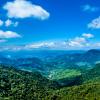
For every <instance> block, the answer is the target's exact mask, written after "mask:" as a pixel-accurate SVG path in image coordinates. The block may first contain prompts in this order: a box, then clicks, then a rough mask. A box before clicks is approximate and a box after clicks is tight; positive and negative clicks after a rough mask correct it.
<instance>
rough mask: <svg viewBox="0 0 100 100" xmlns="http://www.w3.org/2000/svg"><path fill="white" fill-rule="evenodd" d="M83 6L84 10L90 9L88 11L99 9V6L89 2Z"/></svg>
mask: <svg viewBox="0 0 100 100" xmlns="http://www.w3.org/2000/svg"><path fill="white" fill-rule="evenodd" d="M82 8H83V11H88V12H96V11H98V10H99V7H95V6H91V5H89V4H86V5H83V6H82Z"/></svg>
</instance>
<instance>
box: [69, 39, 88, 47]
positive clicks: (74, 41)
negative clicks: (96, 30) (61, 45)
mask: <svg viewBox="0 0 100 100" xmlns="http://www.w3.org/2000/svg"><path fill="white" fill-rule="evenodd" d="M86 42H87V41H86V39H85V38H83V37H76V38H74V39H71V40H69V42H68V45H69V46H72V47H83V46H84V44H85V43H86Z"/></svg>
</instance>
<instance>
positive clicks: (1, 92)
mask: <svg viewBox="0 0 100 100" xmlns="http://www.w3.org/2000/svg"><path fill="white" fill-rule="evenodd" d="M58 86H59V85H58V84H57V82H54V81H50V80H48V79H46V78H45V77H43V76H42V75H41V74H40V73H38V72H32V73H30V72H27V71H21V70H17V69H15V68H14V67H11V66H9V67H8V66H7V67H6V66H3V65H0V100H34V99H35V100H40V98H44V97H45V96H46V95H47V94H48V92H49V90H52V89H53V90H54V89H56V88H57V87H58Z"/></svg>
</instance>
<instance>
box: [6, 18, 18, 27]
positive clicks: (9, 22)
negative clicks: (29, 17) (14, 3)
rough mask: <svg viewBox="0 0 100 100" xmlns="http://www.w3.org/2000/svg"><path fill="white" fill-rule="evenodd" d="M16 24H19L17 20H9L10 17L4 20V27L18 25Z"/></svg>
mask: <svg viewBox="0 0 100 100" xmlns="http://www.w3.org/2000/svg"><path fill="white" fill-rule="evenodd" d="M18 24H19V22H13V21H12V20H10V19H7V20H6V21H5V26H6V27H9V26H11V25H12V26H14V27H17V26H18Z"/></svg>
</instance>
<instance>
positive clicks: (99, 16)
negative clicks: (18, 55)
mask: <svg viewBox="0 0 100 100" xmlns="http://www.w3.org/2000/svg"><path fill="white" fill-rule="evenodd" d="M0 48H1V49H0V51H7V50H8V51H9V50H11V51H20V50H33V49H49V50H81V49H82V50H83V49H95V48H96V49H100V0H0Z"/></svg>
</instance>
